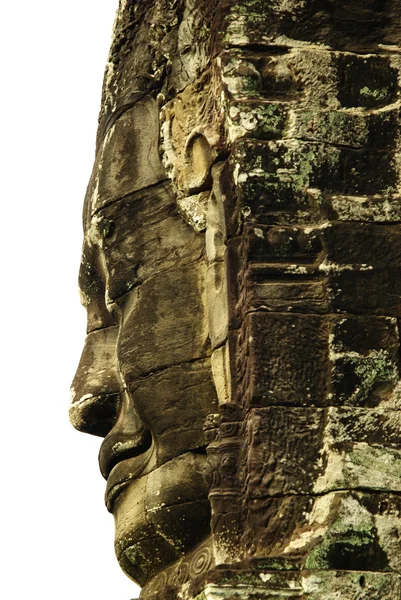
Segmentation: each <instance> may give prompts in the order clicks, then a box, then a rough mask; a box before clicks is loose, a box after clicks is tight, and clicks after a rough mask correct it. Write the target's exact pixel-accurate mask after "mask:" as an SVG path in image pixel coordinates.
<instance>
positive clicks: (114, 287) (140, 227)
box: [94, 183, 204, 299]
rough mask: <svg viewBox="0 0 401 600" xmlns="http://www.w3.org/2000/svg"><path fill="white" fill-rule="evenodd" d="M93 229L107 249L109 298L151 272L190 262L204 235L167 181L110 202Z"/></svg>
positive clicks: (197, 255) (200, 250) (198, 254)
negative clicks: (189, 222) (186, 218)
mask: <svg viewBox="0 0 401 600" xmlns="http://www.w3.org/2000/svg"><path fill="white" fill-rule="evenodd" d="M133 224H134V226H133ZM94 228H95V229H96V234H97V236H98V238H99V241H100V244H101V246H102V250H103V255H104V261H105V267H106V271H107V292H108V296H109V298H110V299H116V298H119V297H120V296H122V295H124V294H125V293H127V292H129V291H130V290H131V289H132V288H134V287H135V286H137V285H138V284H140V283H142V282H143V281H144V280H145V279H148V278H149V277H151V276H152V275H155V274H157V273H161V272H163V271H166V270H169V269H172V268H176V267H177V266H180V265H185V264H188V263H192V262H194V261H196V260H198V259H199V258H200V257H201V256H202V253H203V248H204V238H203V236H202V235H199V234H197V233H196V232H195V231H194V230H193V229H192V228H191V227H189V226H188V225H187V224H186V223H185V222H184V221H183V219H182V218H181V217H180V216H179V215H178V214H177V210H176V201H175V198H174V195H173V193H172V188H171V185H170V184H166V183H165V184H160V185H158V186H155V187H152V188H151V189H147V190H142V191H140V192H137V193H135V194H133V195H131V196H129V197H128V198H126V199H125V200H123V201H121V202H116V203H114V204H112V205H110V206H108V207H106V208H105V209H104V210H102V212H101V216H100V217H98V219H97V220H96V221H95V223H94ZM116 265H118V268H117V267H116Z"/></svg>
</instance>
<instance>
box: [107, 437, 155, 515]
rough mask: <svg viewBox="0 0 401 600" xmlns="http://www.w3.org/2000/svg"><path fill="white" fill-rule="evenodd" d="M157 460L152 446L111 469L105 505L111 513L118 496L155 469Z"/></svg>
mask: <svg viewBox="0 0 401 600" xmlns="http://www.w3.org/2000/svg"><path fill="white" fill-rule="evenodd" d="M155 458H156V457H155V448H154V445H153V444H151V445H150V447H149V448H148V449H147V450H146V451H145V452H142V453H141V454H139V455H137V456H132V457H130V458H126V459H125V460H121V461H120V462H118V463H117V464H116V465H115V466H114V467H113V468H112V469H111V471H110V473H109V475H108V477H107V485H106V492H105V504H106V507H107V510H108V511H109V512H112V511H113V505H114V502H115V500H116V498H117V496H118V495H119V494H120V493H121V492H122V491H123V489H125V488H126V487H127V485H129V484H130V483H131V482H132V480H134V479H138V478H139V477H141V476H142V475H145V474H146V473H148V472H149V471H150V470H151V469H152V468H154V466H155V464H154V463H155ZM152 459H153V460H152Z"/></svg>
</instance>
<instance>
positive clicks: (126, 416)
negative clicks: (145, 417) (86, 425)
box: [99, 391, 152, 479]
mask: <svg viewBox="0 0 401 600" xmlns="http://www.w3.org/2000/svg"><path fill="white" fill-rule="evenodd" d="M151 445H152V434H151V433H150V430H149V429H147V428H146V427H145V425H144V424H143V422H142V421H141V419H140V417H139V415H138V413H137V412H136V410H135V408H134V406H133V404H132V400H131V398H130V396H129V394H128V392H127V391H125V392H124V394H123V396H122V402H121V406H120V411H119V415H118V418H117V421H116V424H115V425H114V427H113V428H112V429H111V431H110V432H109V433H108V434H107V436H106V437H105V439H104V441H103V443H102V445H101V447H100V452H99V467H100V471H101V473H102V475H103V477H104V478H105V479H107V478H108V476H109V474H110V472H111V470H112V469H113V467H114V466H115V465H116V464H118V463H119V462H122V461H123V460H126V459H128V458H133V457H135V456H139V455H140V454H144V453H145V452H146V451H147V450H149V448H150V447H151Z"/></svg>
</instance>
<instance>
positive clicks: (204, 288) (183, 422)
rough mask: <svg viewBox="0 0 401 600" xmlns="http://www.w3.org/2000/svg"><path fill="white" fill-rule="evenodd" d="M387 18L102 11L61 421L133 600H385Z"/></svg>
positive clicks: (390, 366) (128, 6)
mask: <svg viewBox="0 0 401 600" xmlns="http://www.w3.org/2000/svg"><path fill="white" fill-rule="evenodd" d="M400 17H401V2H400V1H399V0H386V1H383V2H376V1H373V0H364V1H363V2H362V1H361V0H357V1H355V2H352V3H350V2H349V1H348V0H347V1H346V0H340V1H337V2H327V1H323V0H306V1H299V0H274V1H271V2H266V1H265V0H243V1H241V2H239V1H237V0H220V1H219V2H217V1H215V0H198V1H197V2H195V1H194V0H146V1H143V2H134V1H133V0H121V1H120V6H119V10H118V12H117V17H116V22H115V26H114V37H113V43H112V48H111V51H110V55H109V61H108V64H107V67H106V74H105V81H104V88H103V100H102V108H101V113H100V120H99V131H98V139H97V152H96V160H95V164H94V169H93V173H92V177H91V181H90V183H89V186H88V191H87V195H86V200H85V211H84V225H85V240H84V246H83V258H82V266H81V271H80V289H81V296H82V301H83V303H84V305H85V306H86V308H87V311H88V328H87V331H88V334H87V340H86V344H85V348H84V351H83V354H82V358H81V362H80V366H79V369H78V372H77V375H76V377H75V379H74V383H73V402H72V406H71V420H72V422H73V424H74V425H75V426H76V427H77V428H78V429H81V430H84V431H87V432H89V433H94V434H96V435H100V436H105V440H104V442H103V444H102V447H101V451H100V457H99V462H100V467H101V471H102V474H103V475H104V477H105V478H106V479H107V488H106V505H107V507H108V509H109V510H110V511H111V512H112V513H113V514H114V517H115V522H116V541H115V547H116V554H117V557H118V560H119V562H120V565H121V567H122V568H123V570H124V571H125V572H126V573H127V574H128V575H129V576H130V577H131V578H132V579H134V580H135V581H137V582H139V583H140V585H142V586H143V590H142V595H141V597H142V598H143V600H172V599H173V598H174V599H176V598H180V600H192V599H195V598H196V599H197V600H218V599H222V600H223V599H225V600H227V599H228V600H229V599H232V600H238V598H246V599H247V600H248V599H249V600H250V599H262V598H266V600H267V599H269V600H270V599H271V598H283V599H290V598H299V599H301V600H334V599H340V598H341V600H357V599H358V600H363V599H366V600H395V599H397V598H400V597H401V581H400V570H401V563H400V535H401V521H400V512H401V506H400V493H401V439H400V436H401V433H400V431H401V417H400V409H401V385H400V377H399V369H400V362H399V351H400V348H399V346H400V341H399V318H400V316H401V304H400V297H401V284H400V282H401V242H400V240H401V192H400V134H399V125H400V123H399V122H400V114H401V113H400V106H401V104H400V100H399V93H400V82H401V59H400V47H399V46H400V35H401V30H400Z"/></svg>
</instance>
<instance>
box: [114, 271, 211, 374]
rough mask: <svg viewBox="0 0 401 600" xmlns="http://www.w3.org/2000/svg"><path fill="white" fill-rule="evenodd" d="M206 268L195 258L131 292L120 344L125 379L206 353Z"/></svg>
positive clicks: (184, 361)
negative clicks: (196, 261) (189, 263)
mask: <svg viewBox="0 0 401 600" xmlns="http://www.w3.org/2000/svg"><path fill="white" fill-rule="evenodd" d="M204 271H205V269H204V265H203V264H202V263H199V262H198V263H194V264H192V265H189V266H185V267H182V268H181V269H175V270H170V271H167V272H165V273H162V274H160V275H157V276H155V277H152V278H150V279H148V280H146V281H145V282H144V283H143V284H142V285H141V287H140V289H139V290H138V293H135V292H133V293H132V294H131V296H130V298H129V299H128V300H127V306H126V307H124V308H123V313H124V314H125V318H124V321H123V323H122V324H121V327H120V333H119V344H118V357H119V361H120V368H121V371H122V373H123V376H124V378H125V381H127V383H131V382H132V381H134V380H136V379H137V378H138V377H141V376H146V375H149V374H150V373H152V372H153V371H158V370H160V369H163V368H165V367H169V366H171V365H180V364H182V363H186V362H189V361H193V360H195V359H198V358H201V357H202V356H205V355H207V354H208V352H209V348H208V346H209V345H208V330H207V322H206V314H205V307H204V297H203V296H204V277H205V272H204ZM172 298H174V302H172ZM195 315H196V318H194V316H195Z"/></svg>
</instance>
